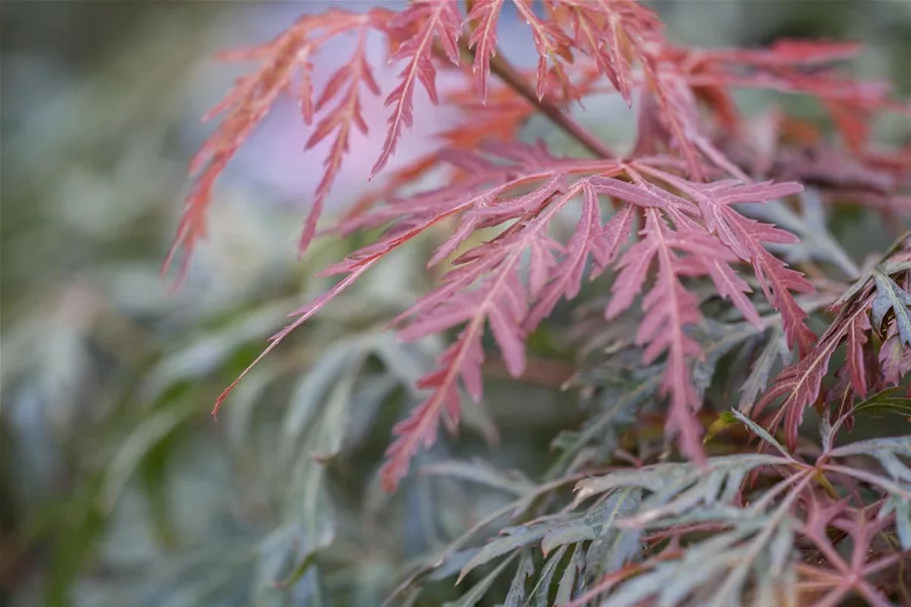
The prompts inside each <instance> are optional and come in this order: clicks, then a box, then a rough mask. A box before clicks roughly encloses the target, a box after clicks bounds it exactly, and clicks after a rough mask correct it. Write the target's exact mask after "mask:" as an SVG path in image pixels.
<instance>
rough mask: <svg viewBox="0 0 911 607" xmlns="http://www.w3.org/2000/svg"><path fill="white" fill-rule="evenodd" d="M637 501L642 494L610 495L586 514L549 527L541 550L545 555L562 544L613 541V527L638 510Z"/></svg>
mask: <svg viewBox="0 0 911 607" xmlns="http://www.w3.org/2000/svg"><path fill="white" fill-rule="evenodd" d="M640 500H641V491H639V490H636V489H629V488H623V489H619V490H617V491H615V492H613V493H611V494H610V495H609V496H608V497H607V499H605V500H604V501H603V502H601V503H599V504H596V505H595V506H593V507H592V508H590V509H589V510H588V511H587V512H585V513H583V514H581V515H577V516H574V517H572V518H570V519H569V520H565V521H560V522H558V523H556V524H554V525H552V527H551V529H550V530H549V531H548V532H547V534H546V535H545V536H544V538H543V539H542V541H541V550H542V551H544V554H548V553H549V552H550V551H551V550H553V549H554V548H555V547H557V546H562V545H564V544H574V543H577V542H584V541H586V540H594V539H596V538H615V537H616V536H617V534H618V533H619V530H618V529H616V528H615V527H614V523H615V522H616V521H617V520H619V519H622V518H625V517H627V516H629V515H631V514H633V513H634V512H635V511H636V509H637V508H638V507H639V504H640ZM608 541H610V540H608Z"/></svg>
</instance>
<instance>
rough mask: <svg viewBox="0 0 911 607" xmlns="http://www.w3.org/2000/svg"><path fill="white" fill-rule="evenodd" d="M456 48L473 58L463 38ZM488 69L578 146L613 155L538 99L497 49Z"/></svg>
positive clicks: (545, 101) (559, 111)
mask: <svg viewBox="0 0 911 607" xmlns="http://www.w3.org/2000/svg"><path fill="white" fill-rule="evenodd" d="M459 48H460V50H461V52H462V54H463V55H464V56H465V57H466V58H470V59H471V60H472V61H474V56H475V53H474V51H473V50H472V49H470V48H468V45H467V44H466V43H465V42H464V41H460V42H459ZM490 71H491V72H492V73H494V74H496V76H497V77H498V78H499V79H500V80H502V81H503V82H504V83H505V84H506V85H507V86H508V87H509V88H511V89H512V90H514V91H515V92H516V93H518V94H519V95H521V96H522V97H523V98H524V99H525V100H526V101H528V102H529V103H531V104H532V105H533V106H535V107H537V108H538V110H539V111H540V112H541V113H542V114H544V116H546V117H547V119H548V120H550V121H551V122H552V123H553V124H554V125H555V126H556V127H557V128H559V129H561V130H562V131H563V132H564V133H566V134H567V135H569V136H570V137H571V138H573V139H574V140H575V141H576V142H578V143H579V144H580V145H582V147H584V148H585V149H587V150H588V151H589V152H591V153H592V154H594V155H595V156H597V157H598V158H614V157H616V154H614V152H612V151H611V149H610V148H609V147H607V145H605V144H604V142H602V141H601V140H600V139H598V138H597V137H595V136H594V135H592V134H591V133H590V132H589V131H588V130H586V129H585V127H583V126H582V125H581V124H579V123H578V122H576V121H575V120H574V119H573V118H572V117H571V116H569V115H568V114H567V113H566V112H564V111H563V110H561V109H560V108H559V107H558V106H557V105H556V104H554V103H553V102H552V101H549V100H548V99H538V95H537V93H535V90H534V88H533V87H532V86H531V84H530V83H529V82H528V80H526V79H525V77H524V76H523V75H522V73H521V72H519V70H517V69H516V68H515V67H514V66H513V65H512V64H511V63H510V62H509V60H507V59H506V58H505V57H503V54H502V53H501V52H500V50H499V49H497V52H496V54H495V55H493V56H492V57H491V58H490Z"/></svg>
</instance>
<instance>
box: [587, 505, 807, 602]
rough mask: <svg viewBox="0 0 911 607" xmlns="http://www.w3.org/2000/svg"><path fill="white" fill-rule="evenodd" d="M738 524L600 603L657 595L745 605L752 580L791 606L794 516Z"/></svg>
mask: <svg viewBox="0 0 911 607" xmlns="http://www.w3.org/2000/svg"><path fill="white" fill-rule="evenodd" d="M736 525H737V526H736V527H735V528H734V529H733V530H731V531H726V532H723V533H718V534H715V535H713V536H712V537H711V538H709V539H707V540H704V541H701V542H698V543H696V544H693V545H690V546H689V547H688V548H687V550H686V551H685V552H684V553H683V555H682V556H681V557H680V558H678V559H673V560H670V561H668V562H659V563H657V564H655V565H654V566H653V567H652V568H651V569H650V570H647V571H646V573H643V574H642V575H639V576H637V577H634V578H632V579H631V580H630V581H628V582H625V583H623V584H622V585H620V587H619V588H618V589H617V590H616V591H615V592H612V593H611V594H610V595H609V596H608V597H607V598H606V599H605V600H604V601H603V602H602V603H601V604H602V605H605V606H606V607H626V606H632V605H638V604H641V602H642V601H644V600H646V599H648V598H654V599H656V600H657V602H658V604H660V605H681V606H695V605H711V606H713V607H727V606H737V605H743V604H745V601H744V598H745V597H744V593H745V590H746V586H747V582H748V581H749V579H750V578H752V580H751V581H752V584H751V585H752V586H753V587H755V588H758V589H763V590H762V591H763V592H765V593H771V594H772V595H773V596H775V598H776V602H775V603H772V604H775V605H779V604H793V601H794V599H795V596H796V588H793V586H792V585H791V584H790V583H789V578H791V577H792V576H793V573H792V572H791V570H790V558H789V557H790V552H791V550H792V547H793V542H794V538H793V531H792V529H793V523H792V521H791V519H790V518H789V517H788V516H786V515H785V516H774V515H773V516H766V517H754V518H753V519H752V520H749V519H742V520H737V521H736ZM789 586H790V588H789ZM759 604H760V605H761V604H763V603H759ZM767 604H768V603H767Z"/></svg>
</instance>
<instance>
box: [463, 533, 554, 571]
mask: <svg viewBox="0 0 911 607" xmlns="http://www.w3.org/2000/svg"><path fill="white" fill-rule="evenodd" d="M549 530H550V525H549V524H547V523H533V524H530V525H522V526H518V527H507V528H506V529H504V530H503V531H502V532H501V533H503V534H505V535H502V536H500V537H497V538H494V539H493V540H491V541H489V542H488V543H487V544H485V545H484V546H483V547H482V548H481V551H480V552H478V554H476V555H475V556H474V558H472V559H471V560H470V561H469V562H468V564H467V565H465V567H463V568H462V572H461V574H460V575H459V579H462V578H464V577H465V576H466V575H467V574H468V573H469V572H470V571H471V570H472V569H474V568H475V567H478V566H479V565H483V564H484V563H486V562H488V561H490V560H492V559H495V558H497V557H498V556H502V555H504V554H506V553H508V552H513V551H515V550H516V549H517V548H523V547H525V546H530V545H531V544H536V543H538V542H540V541H541V539H543V538H544V536H545V535H547V532H548V531H549Z"/></svg>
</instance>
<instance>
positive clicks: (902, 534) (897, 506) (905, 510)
mask: <svg viewBox="0 0 911 607" xmlns="http://www.w3.org/2000/svg"><path fill="white" fill-rule="evenodd" d="M893 512H894V513H895V531H896V533H897V534H898V541H899V544H900V545H901V547H902V550H911V501H909V500H907V499H904V498H902V497H900V496H898V495H895V494H893V495H891V496H890V497H889V498H888V499H887V500H886V502H885V503H884V504H883V507H882V508H880V510H879V514H877V518H878V519H879V520H882V519H885V518H886V517H887V516H889V515H890V514H892V513H893Z"/></svg>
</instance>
